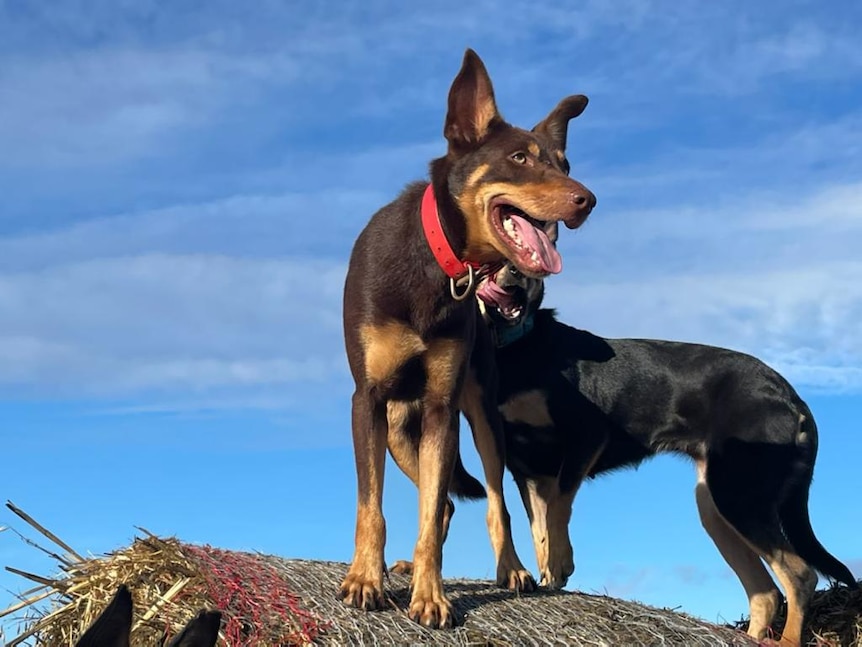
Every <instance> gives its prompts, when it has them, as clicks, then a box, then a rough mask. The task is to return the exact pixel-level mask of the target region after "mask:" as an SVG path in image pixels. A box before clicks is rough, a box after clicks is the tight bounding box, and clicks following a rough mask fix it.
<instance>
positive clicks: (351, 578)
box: [338, 573, 385, 611]
mask: <svg viewBox="0 0 862 647" xmlns="http://www.w3.org/2000/svg"><path fill="white" fill-rule="evenodd" d="M338 597H339V598H341V600H342V601H343V602H344V604H346V605H348V606H351V607H356V608H357V609H362V610H363V611H373V610H375V609H382V608H383V606H384V604H385V600H384V597H383V576H382V574H381V576H380V577H379V578H368V577H363V576H360V575H357V574H355V573H348V574H347V577H345V578H344V581H343V582H342V583H341V590H340V591H339V593H338Z"/></svg>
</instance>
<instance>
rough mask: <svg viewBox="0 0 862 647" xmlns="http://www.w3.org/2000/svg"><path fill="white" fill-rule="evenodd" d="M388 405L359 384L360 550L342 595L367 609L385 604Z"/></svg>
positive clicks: (355, 409) (355, 413)
mask: <svg viewBox="0 0 862 647" xmlns="http://www.w3.org/2000/svg"><path fill="white" fill-rule="evenodd" d="M385 406H386V405H385V403H383V402H378V401H376V400H375V399H374V398H373V397H372V395H371V393H370V392H369V390H367V389H362V388H360V387H357V390H356V391H355V392H354V394H353V412H352V418H353V420H352V425H353V447H354V456H355V458H356V477H357V482H358V500H357V508H356V549H355V551H354V554H353V561H352V562H351V564H350V570H348V572H347V576H346V577H345V578H344V581H343V582H342V584H341V591H340V594H339V595H340V597H341V598H342V600H344V602H345V604H349V605H351V606H354V607H357V608H360V609H365V610H371V609H378V608H381V607H382V606H383V604H384V599H383V572H384V567H385V566H384V562H383V548H384V545H385V544H386V522H385V520H384V518H383V470H384V467H385V465H386V410H385Z"/></svg>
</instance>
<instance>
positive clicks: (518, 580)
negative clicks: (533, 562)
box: [497, 568, 537, 593]
mask: <svg viewBox="0 0 862 647" xmlns="http://www.w3.org/2000/svg"><path fill="white" fill-rule="evenodd" d="M497 585H498V586H502V587H505V588H507V589H510V590H512V591H518V592H519V593H532V592H533V591H535V590H536V588H537V587H536V580H534V579H533V576H532V575H531V574H530V571H528V570H527V569H525V568H513V569H508V570H506V571H504V572H501V573H497Z"/></svg>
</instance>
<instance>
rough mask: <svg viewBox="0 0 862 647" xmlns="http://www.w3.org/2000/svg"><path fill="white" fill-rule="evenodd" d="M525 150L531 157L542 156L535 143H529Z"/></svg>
mask: <svg viewBox="0 0 862 647" xmlns="http://www.w3.org/2000/svg"><path fill="white" fill-rule="evenodd" d="M527 150H528V151H530V155H532V156H533V157H538V156H539V155H541V154H542V149H541V148H539V145H538V144H537V143H536V142H530V143H529V144H527Z"/></svg>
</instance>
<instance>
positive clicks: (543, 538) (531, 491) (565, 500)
mask: <svg viewBox="0 0 862 647" xmlns="http://www.w3.org/2000/svg"><path fill="white" fill-rule="evenodd" d="M518 489H519V490H520V492H521V499H522V500H523V502H524V507H525V508H526V510H527V516H528V517H529V519H530V531H531V533H532V535H533V546H534V548H535V549H536V562H537V563H538V566H539V577H540V578H541V581H540V582H539V583H540V584H541V585H542V586H547V587H548V588H551V589H561V588H562V587H563V586H565V584H566V582H567V581H568V578H569V576H570V575H571V574H572V573H573V572H574V570H575V561H574V555H573V552H572V542H571V540H570V539H569V520H570V519H571V516H572V502H573V500H574V498H575V492H574V491H573V492H567V493H565V494H563V493H562V492H560V485H559V481H558V479H557V477H548V476H545V477H540V478H537V479H527V480H525V481H524V483H523V485H522V484H521V483H520V482H519V483H518Z"/></svg>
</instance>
